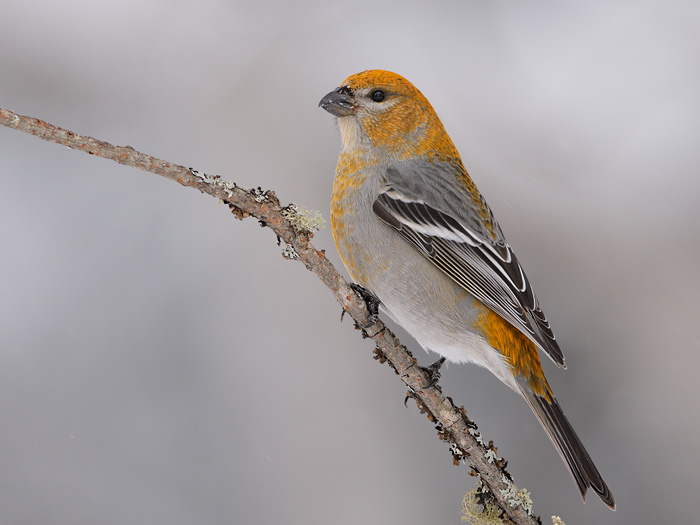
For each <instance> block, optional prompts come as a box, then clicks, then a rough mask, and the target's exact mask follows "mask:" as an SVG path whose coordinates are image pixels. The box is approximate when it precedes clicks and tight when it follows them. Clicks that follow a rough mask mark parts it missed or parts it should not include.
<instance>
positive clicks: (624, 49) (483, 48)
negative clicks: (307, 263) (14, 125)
mask: <svg viewBox="0 0 700 525" xmlns="http://www.w3.org/2000/svg"><path fill="white" fill-rule="evenodd" d="M572 4H573V3H567V4H566V5H564V4H563V3H560V2H554V1H550V2H543V1H535V2H528V3H524V2H516V1H511V2H499V3H486V2H476V1H467V2H464V1H453V2H444V3H438V4H435V5H434V6H432V7H427V6H426V2H405V1H394V2H385V3H382V2H354V3H348V2H327V1H316V2H314V1H303V0H300V1H296V2H283V1H277V2H253V1H249V2H225V1H211V0H210V1H202V2H196V3H195V2H182V1H180V2H165V1H144V0H139V1H133V0H120V1H118V2H117V1H114V2H87V1H81V0H74V1H67V2H48V1H47V2H32V1H22V2H20V1H7V0H5V1H3V2H1V5H0V7H1V10H2V31H0V107H7V108H10V109H13V110H15V111H17V112H19V113H22V114H27V115H32V116H35V117H39V118H42V119H45V120H47V121H49V122H52V123H54V124H57V125H60V126H63V127H65V128H68V129H71V130H72V131H75V132H78V133H82V134H87V135H92V136H94V137H98V138H101V139H103V140H107V141H110V142H113V143H116V144H121V145H126V144H128V145H131V146H133V147H134V148H136V149H139V150H141V151H144V152H146V153H150V154H153V155H156V156H158V157H161V158H164V159H168V160H170V161H173V162H176V163H179V164H184V165H185V166H193V167H196V168H197V169H200V170H204V171H206V172H207V173H218V174H221V175H222V176H223V177H224V178H227V179H231V180H233V181H235V182H237V183H239V184H240V185H243V186H258V185H259V186H262V187H263V188H272V189H274V190H276V192H277V195H278V196H279V197H280V198H281V200H282V201H283V202H290V201H293V202H295V203H298V204H301V205H304V206H306V207H308V208H310V209H314V210H320V211H321V212H322V213H323V215H324V216H326V217H328V208H329V205H328V202H329V196H330V189H331V184H332V178H333V172H334V168H335V162H336V158H337V153H338V150H339V138H338V134H337V131H336V129H335V127H334V124H333V121H332V117H331V116H330V115H328V114H327V113H325V112H324V111H322V110H321V109H319V108H318V107H317V104H318V101H319V100H320V98H321V97H322V96H323V95H325V94H326V93H327V92H328V91H330V90H331V89H332V88H334V87H335V86H337V85H338V84H339V82H340V81H341V80H343V79H344V78H345V77H347V76H348V75H350V74H352V73H356V72H358V71H361V70H364V69H369V68H383V69H390V70H394V71H396V72H398V73H401V74H403V75H404V76H406V77H407V78H408V79H409V80H411V81H412V82H413V83H414V84H416V85H417V86H418V87H419V88H420V89H421V90H422V91H423V92H424V93H425V94H426V96H427V97H428V98H429V99H430V101H431V102H432V103H433V105H434V106H435V108H436V110H437V111H438V113H439V114H440V115H441V117H442V119H443V121H444V123H445V126H446V127H447V129H448V132H449V133H450V134H451V136H452V138H453V139H454V141H455V143H456V144H457V146H458V148H459V149H460V151H461V153H462V155H463V157H464V160H465V163H466V165H467V168H468V169H469V170H470V172H471V174H472V176H473V178H474V179H475V180H476V182H477V184H478V185H479V188H480V189H481V191H482V192H483V193H484V194H485V196H486V198H487V199H488V201H489V203H490V204H491V206H492V208H493V209H494V211H495V213H496V216H497V217H498V219H499V221H500V223H501V225H502V227H503V229H504V231H505V232H506V234H507V236H508V238H509V240H510V242H511V244H512V245H513V246H514V248H515V250H516V252H517V254H518V256H519V258H520V259H521V261H522V262H523V264H524V266H525V268H526V270H527V272H528V275H529V277H530V280H531V281H532V283H533V285H534V287H535V290H536V291H537V294H538V295H539V298H540V300H541V302H542V304H543V306H544V310H545V312H546V313H547V315H548V317H549V318H550V320H551V322H552V324H553V327H554V329H555V331H556V333H557V336H558V338H559V340H560V342H561V346H562V348H563V349H564V353H565V355H566V359H567V363H568V365H569V369H568V370H567V371H562V370H558V369H555V367H554V366H550V363H549V362H547V363H546V366H547V372H548V376H549V378H550V382H551V383H552V386H553V388H554V390H555V392H556V393H557V395H558V397H559V399H560V401H561V403H562V405H563V406H564V408H565V410H566V412H567V414H568V415H569V417H570V419H571V420H572V422H573V424H574V427H575V428H576V429H577V430H578V433H579V434H580V436H581V438H582V440H583V442H584V443H585V444H586V446H587V448H588V450H589V451H590V453H591V455H592V456H593V457H594V458H595V459H596V461H597V463H598V465H599V467H600V470H601V471H602V472H603V474H604V475H605V477H606V479H607V480H608V482H609V484H610V486H611V487H612V489H613V492H614V494H615V496H616V498H617V501H618V509H619V510H618V511H617V512H615V513H612V512H610V511H608V510H607V509H605V508H604V506H603V505H602V504H601V503H600V502H599V501H598V500H597V498H596V497H595V495H590V496H589V501H588V502H587V503H586V504H585V505H584V504H583V503H582V502H581V500H580V498H579V495H578V492H577V490H576V488H575V486H574V483H573V481H572V480H571V479H570V478H569V474H568V473H567V471H566V469H565V467H564V465H563V464H562V462H561V461H560V459H559V457H558V456H557V454H556V452H555V450H554V448H553V447H552V445H551V444H550V443H549V440H548V439H547V438H546V437H545V435H544V433H543V432H542V430H541V429H540V428H539V425H538V424H537V422H536V420H535V418H534V416H533V415H532V414H531V413H530V411H529V409H528V408H527V406H526V405H525V404H524V403H523V402H522V401H521V400H520V399H518V398H517V397H516V396H515V395H513V394H512V393H511V392H510V391H509V390H508V389H507V388H506V387H504V386H503V385H501V384H500V383H499V382H498V381H497V380H496V379H494V378H493V377H491V376H490V374H488V373H487V372H485V371H483V370H480V369H477V368H473V367H459V366H449V367H448V368H447V370H446V371H445V373H444V374H443V380H442V384H443V386H444V389H445V392H446V393H447V394H449V395H451V396H452V397H453V398H454V399H455V401H456V402H457V403H458V404H465V406H466V408H467V410H468V413H469V415H470V416H471V417H472V418H473V419H474V420H475V421H476V422H477V423H478V424H479V426H480V429H481V431H482V434H483V435H484V437H485V438H486V439H493V440H494V441H495V443H496V445H497V446H498V447H499V453H500V454H502V455H503V456H505V457H506V458H508V460H509V461H510V463H509V469H510V471H511V472H512V473H513V475H514V476H515V479H516V482H517V483H518V485H519V486H524V487H526V488H527V489H529V490H530V491H531V492H532V497H533V499H534V501H535V510H536V512H537V513H539V514H541V515H542V516H543V517H545V518H547V520H546V522H547V521H549V520H548V516H551V515H552V514H558V515H561V516H562V517H563V518H564V520H565V521H566V522H567V523H569V525H572V524H575V523H579V524H581V523H611V524H639V523H694V522H695V520H696V519H697V513H696V509H697V495H698V485H697V471H698V468H699V467H700V461H699V460H698V451H697V447H698V444H699V443H700V423H699V421H698V419H699V418H698V412H699V409H698V400H699V398H700V386H699V385H698V381H697V373H698V369H699V368H700V358H699V354H700V331H699V328H698V324H699V322H700V315H699V314H700V306H698V291H700V277H699V276H698V267H699V266H700V264H699V260H700V220H699V219H700V211H699V204H700V188H699V184H700V183H699V177H698V170H699V168H700V147H698V139H699V138H700V125H699V124H698V123H699V121H700V103H699V97H698V93H700V68H699V67H698V64H700V36H698V34H699V32H698V29H699V27H700V26H699V23H700V4H698V3H697V2H694V1H685V2H684V1H671V2H655V3H652V2H637V1H629V2H607V1H601V2H585V3H584V2H579V3H578V5H572ZM0 158H1V159H2V161H1V166H2V169H1V173H0V247H1V250H2V251H1V252H0V422H1V424H0V523H1V524H3V525H4V524H10V525H14V524H38V523H51V524H71V525H72V524H94V523H99V524H101V525H111V524H129V525H132V524H161V523H162V524H169V525H180V524H194V523H196V524H224V523H236V524H239V523H240V524H276V523H295V524H296V523H299V524H306V523H337V524H356V523H397V524H399V523H400V524H425V523H439V524H458V523H459V521H460V518H459V511H460V506H461V499H462V496H463V495H464V493H465V492H467V491H468V490H470V489H472V488H473V487H474V480H473V478H470V477H469V476H468V475H467V472H468V469H467V468H464V467H461V468H456V467H454V466H452V464H451V457H450V454H449V451H448V447H447V446H446V445H445V444H444V443H442V442H440V441H439V440H438V439H437V438H436V436H435V431H434V430H433V428H432V427H431V425H430V424H429V423H428V422H427V420H426V418H425V417H424V416H421V415H419V414H418V411H417V410H416V409H415V406H413V404H412V403H409V408H408V409H406V408H404V407H403V397H404V388H403V387H402V384H401V383H400V381H399V380H398V378H397V377H395V375H394V373H393V372H392V371H391V370H390V369H389V368H388V367H387V366H380V365H379V364H378V363H377V362H376V361H374V360H373V359H372V357H371V356H372V345H371V344H370V343H369V342H368V341H363V340H362V339H361V338H360V337H359V334H358V333H357V332H355V331H354V330H353V328H352V323H351V322H348V321H347V320H346V321H345V322H344V323H343V324H341V323H340V322H339V318H340V307H339V306H338V304H337V303H336V302H335V300H334V298H333V297H332V296H331V294H330V293H329V292H328V291H327V290H326V289H324V287H323V286H322V285H321V283H320V282H319V281H318V280H316V278H315V277H314V276H313V275H311V274H310V273H309V272H307V271H306V270H305V269H304V268H303V266H302V265H301V264H299V263H293V262H288V261H286V260H283V258H282V257H281V255H280V248H279V247H277V245H276V244H275V238H274V235H273V234H272V233H271V232H270V231H269V230H263V229H261V228H260V227H259V226H258V225H257V224H256V222H255V221H252V220H248V221H244V222H242V223H241V222H238V221H235V220H234V219H233V218H232V216H231V215H230V213H228V210H227V208H226V207H225V206H221V205H217V203H216V202H215V201H214V200H213V199H211V198H210V197H206V196H202V195H200V194H199V193H197V192H195V191H192V190H187V189H185V188H182V187H180V186H178V185H176V184H174V183H172V182H170V181H167V180H165V179H160V178H158V177H156V176H154V175H150V174H146V173H143V172H139V171H137V170H134V169H129V168H125V167H122V166H118V165H116V164H114V163H111V162H108V161H105V160H102V159H97V158H91V157H89V156H87V155H85V154H82V153H76V152H74V151H71V150H69V149H66V148H61V147H58V146H55V145H52V144H48V143H45V142H42V141H40V140H38V139H36V138H33V137H30V136H27V135H23V134H21V133H19V132H16V131H12V130H9V129H5V128H0ZM314 243H315V245H316V246H317V247H318V248H319V249H321V248H325V249H326V250H327V253H328V254H329V256H330V258H331V260H332V261H333V262H334V263H337V264H339V259H338V257H337V255H336V254H335V248H334V245H333V242H332V238H331V234H330V231H329V229H328V228H326V229H325V230H323V231H321V232H320V233H319V234H317V235H316V238H315V240H314ZM402 334H403V333H402ZM402 339H403V340H404V341H405V342H409V343H410V340H409V338H408V337H407V336H403V335H402ZM413 349H414V353H415V355H416V356H417V357H418V358H419V360H420V361H421V362H422V363H424V364H427V363H429V362H431V361H432V360H433V358H434V356H427V355H426V354H425V353H423V352H422V351H421V350H419V349H418V348H416V347H415V345H413ZM408 458H411V460H410V461H408Z"/></svg>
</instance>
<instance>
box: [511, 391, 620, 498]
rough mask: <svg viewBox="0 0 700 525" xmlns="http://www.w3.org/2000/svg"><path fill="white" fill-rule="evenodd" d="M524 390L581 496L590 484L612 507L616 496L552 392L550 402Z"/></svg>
mask: <svg viewBox="0 0 700 525" xmlns="http://www.w3.org/2000/svg"><path fill="white" fill-rule="evenodd" d="M526 388H527V387H526ZM523 390H524V391H523V396H524V397H525V400H526V401H527V402H528V404H529V405H530V408H532V411H533V412H534V413H535V415H536V416H537V419H539V420H540V423H541V424H542V426H543V427H544V429H545V431H546V432H547V434H548V435H549V437H550V439H551V440H552V442H553V443H554V446H556V447H557V450H558V451H559V454H560V455H561V457H562V458H564V461H565V462H566V465H567V466H568V467H569V470H570V471H571V475H572V476H573V478H574V481H576V484H577V485H578V489H579V491H581V497H582V498H583V500H584V501H586V491H587V490H588V488H589V487H590V488H592V489H593V490H594V491H595V492H597V493H598V495H599V496H600V499H602V500H603V503H605V504H606V505H607V506H608V507H610V508H611V509H612V510H615V498H614V497H613V495H612V492H610V489H609V488H608V486H607V485H606V483H605V481H604V480H603V478H602V476H601V475H600V473H599V472H598V469H597V468H596V467H595V465H594V464H593V460H592V459H591V457H590V456H589V455H588V452H586V449H585V448H583V444H582V443H581V440H580V439H579V438H578V436H577V435H576V432H574V429H573V428H572V427H571V423H569V420H568V419H566V416H565V415H564V412H563V411H562V409H561V407H560V406H559V403H558V402H557V400H556V399H554V397H553V396H552V402H551V403H550V402H549V401H547V400H546V399H545V398H543V397H540V396H538V395H537V394H535V393H534V392H532V391H530V390H526V389H523Z"/></svg>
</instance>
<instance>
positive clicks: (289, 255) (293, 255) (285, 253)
mask: <svg viewBox="0 0 700 525" xmlns="http://www.w3.org/2000/svg"><path fill="white" fill-rule="evenodd" d="M282 257H284V258H285V259H298V258H299V254H298V253H297V251H296V250H295V249H294V247H293V246H291V245H289V244H287V245H285V247H284V248H282Z"/></svg>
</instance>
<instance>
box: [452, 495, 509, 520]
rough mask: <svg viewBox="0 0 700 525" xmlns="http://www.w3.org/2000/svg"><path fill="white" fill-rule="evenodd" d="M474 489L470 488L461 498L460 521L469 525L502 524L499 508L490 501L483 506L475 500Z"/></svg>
mask: <svg viewBox="0 0 700 525" xmlns="http://www.w3.org/2000/svg"><path fill="white" fill-rule="evenodd" d="M476 495H477V492H476V490H470V491H469V492H467V493H466V494H465V495H464V499H463V500H462V523H469V524H470V525H503V520H502V519H501V509H499V508H498V507H496V506H495V505H493V504H491V503H487V504H486V505H485V506H483V505H480V504H479V503H477V501H476Z"/></svg>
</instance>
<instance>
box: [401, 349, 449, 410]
mask: <svg viewBox="0 0 700 525" xmlns="http://www.w3.org/2000/svg"><path fill="white" fill-rule="evenodd" d="M444 362H445V358H444V357H441V358H440V359H438V360H437V361H435V362H434V363H433V364H432V365H430V366H426V367H425V368H423V367H420V368H421V369H422V370H423V371H424V372H425V373H426V374H428V378H429V380H430V382H429V383H428V384H427V385H425V386H424V387H423V388H421V390H427V389H428V388H430V387H431V386H435V385H437V382H438V381H439V380H440V368H441V367H442V365H443V363H444ZM412 397H416V391H415V390H413V389H412V388H410V387H409V389H408V392H407V393H406V397H405V398H404V400H403V404H404V406H406V403H407V402H408V400H409V399H410V398H412Z"/></svg>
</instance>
